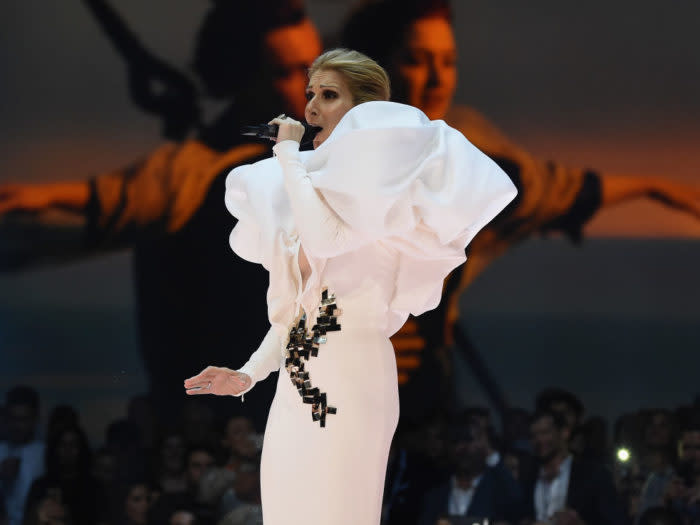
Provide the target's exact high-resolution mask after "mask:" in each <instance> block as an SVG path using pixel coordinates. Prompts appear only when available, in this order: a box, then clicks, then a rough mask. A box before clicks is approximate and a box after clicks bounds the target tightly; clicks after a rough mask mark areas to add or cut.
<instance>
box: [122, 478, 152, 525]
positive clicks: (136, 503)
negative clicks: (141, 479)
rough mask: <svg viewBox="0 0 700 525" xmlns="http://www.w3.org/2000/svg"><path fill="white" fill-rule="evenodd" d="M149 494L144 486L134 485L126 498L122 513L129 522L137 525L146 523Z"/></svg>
mask: <svg viewBox="0 0 700 525" xmlns="http://www.w3.org/2000/svg"><path fill="white" fill-rule="evenodd" d="M149 505H150V494H149V493H148V487H146V486H145V485H134V486H133V487H132V488H131V490H130V491H129V494H128V495H127V497H126V502H125V503H124V512H125V514H126V517H127V518H129V521H131V522H132V523H137V524H142V523H143V524H145V523H146V522H147V519H146V518H147V515H148V507H149Z"/></svg>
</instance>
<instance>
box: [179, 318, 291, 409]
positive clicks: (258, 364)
mask: <svg viewBox="0 0 700 525" xmlns="http://www.w3.org/2000/svg"><path fill="white" fill-rule="evenodd" d="M281 364H282V345H281V343H280V339H279V337H278V336H277V334H276V333H275V330H274V329H273V328H270V330H268V332H267V335H265V337H264V338H263V340H262V343H260V346H259V347H258V349H257V350H256V351H255V352H253V355H251V356H250V359H248V362H247V363H246V364H244V365H243V366H242V367H241V368H239V369H238V370H231V369H230V368H225V367H219V366H208V367H206V368H205V369H204V370H202V371H201V372H200V373H199V374H197V375H196V376H192V377H190V378H189V379H185V389H186V391H187V394H189V395H202V394H214V395H217V396H240V395H243V394H245V393H246V392H248V391H249V390H250V389H251V388H253V386H255V383H257V382H258V381H262V380H263V379H265V378H266V377H267V376H268V375H270V372H274V371H276V370H279V368H280V365H281Z"/></svg>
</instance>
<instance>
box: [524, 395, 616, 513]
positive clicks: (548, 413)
mask: <svg viewBox="0 0 700 525" xmlns="http://www.w3.org/2000/svg"><path fill="white" fill-rule="evenodd" d="M572 423H573V420H572V419H567V418H566V414H565V413H564V412H563V411H558V412H557V411H553V410H551V409H544V408H540V409H539V410H537V411H536V412H535V414H534V415H533V417H532V420H531V425H530V431H531V436H532V448H533V453H534V455H535V458H536V459H537V460H538V463H539V472H538V473H537V476H536V478H535V479H532V480H530V481H529V482H528V483H526V487H527V488H526V498H527V502H528V506H529V507H530V515H531V516H530V517H531V518H532V519H534V520H535V521H536V522H537V523H554V524H557V525H559V524H571V525H583V524H586V525H618V524H619V525H623V524H624V523H625V516H624V510H623V508H622V505H621V502H620V501H619V498H618V495H617V491H616V489H615V485H614V483H613V478H612V475H611V473H609V472H608V471H607V470H606V469H605V468H604V467H603V466H602V465H599V464H596V463H594V462H591V461H586V460H584V459H580V458H576V457H574V456H573V455H572V454H571V452H570V450H569V438H570V436H571V428H572Z"/></svg>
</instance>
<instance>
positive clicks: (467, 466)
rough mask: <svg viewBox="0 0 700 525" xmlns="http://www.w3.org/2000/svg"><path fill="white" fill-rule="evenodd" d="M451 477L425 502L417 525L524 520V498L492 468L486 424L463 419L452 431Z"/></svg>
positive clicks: (502, 472) (502, 470) (502, 471)
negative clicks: (450, 520)
mask: <svg viewBox="0 0 700 525" xmlns="http://www.w3.org/2000/svg"><path fill="white" fill-rule="evenodd" d="M449 441H450V445H449V458H450V460H451V466H452V476H451V477H450V478H449V479H447V480H445V481H444V482H443V483H441V484H439V485H437V486H436V487H434V488H433V489H432V490H430V491H429V492H428V493H427V494H426V495H425V497H424V499H423V508H422V511H421V515H420V519H419V521H418V523H420V524H421V525H435V524H436V523H437V522H438V520H439V519H440V518H441V517H445V516H447V517H455V516H469V517H470V518H471V517H473V518H475V519H477V518H479V519H482V518H488V519H489V521H490V522H491V523H498V522H502V521H509V522H515V521H517V520H518V519H520V518H521V517H522V515H521V509H522V495H521V492H520V489H519V487H518V485H517V483H516V482H515V480H514V479H513V478H512V477H511V476H510V474H509V473H508V471H507V470H506V469H505V468H500V469H499V468H498V467H489V466H488V465H487V463H486V459H487V456H488V438H487V436H486V431H485V430H484V427H483V422H481V421H479V420H477V419H475V418H471V419H469V420H464V419H460V420H458V421H457V422H456V423H453V424H452V425H451V426H450V429H449Z"/></svg>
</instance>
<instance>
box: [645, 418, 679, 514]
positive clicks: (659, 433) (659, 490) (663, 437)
mask: <svg viewBox="0 0 700 525" xmlns="http://www.w3.org/2000/svg"><path fill="white" fill-rule="evenodd" d="M676 436H677V433H676V424H675V419H674V417H673V414H672V413H671V412H670V411H669V410H663V409H655V410H652V411H650V412H649V413H648V414H647V419H646V424H645V427H644V431H643V439H644V449H643V452H644V453H643V456H642V472H643V473H645V474H646V481H645V483H644V486H643V487H642V492H641V495H640V498H639V509H638V512H639V513H642V512H644V511H645V510H646V509H648V508H650V507H657V506H659V505H663V503H664V492H665V491H666V488H667V487H668V485H669V483H670V482H671V480H672V479H673V478H674V476H675V469H674V464H675V461H676V446H677V437H676Z"/></svg>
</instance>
